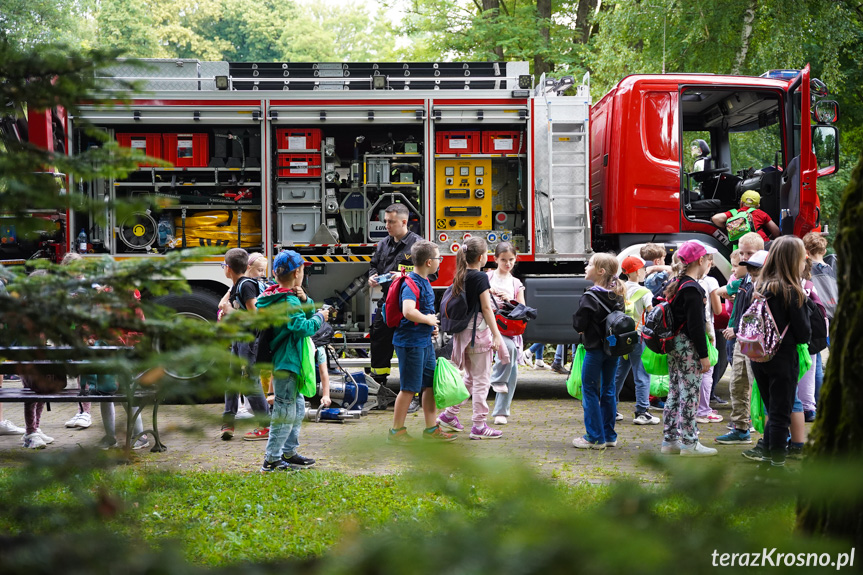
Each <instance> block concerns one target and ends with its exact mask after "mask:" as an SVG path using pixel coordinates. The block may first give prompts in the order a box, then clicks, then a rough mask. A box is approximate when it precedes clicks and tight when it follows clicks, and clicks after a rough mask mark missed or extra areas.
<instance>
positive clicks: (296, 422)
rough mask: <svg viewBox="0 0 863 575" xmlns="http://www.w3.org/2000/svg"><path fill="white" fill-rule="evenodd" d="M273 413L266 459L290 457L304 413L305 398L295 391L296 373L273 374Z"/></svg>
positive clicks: (295, 446)
mask: <svg viewBox="0 0 863 575" xmlns="http://www.w3.org/2000/svg"><path fill="white" fill-rule="evenodd" d="M273 391H274V392H275V394H276V398H275V401H274V402H273V415H272V418H271V421H270V438H269V439H267V461H277V460H278V459H279V457H281V456H282V455H284V456H285V457H291V456H292V455H294V454H295V453H296V452H297V447H298V446H299V444H300V424H301V423H302V422H303V416H305V414H306V401H305V398H304V397H303V396H302V395H300V394H299V392H298V391H297V374H296V373H288V376H287V377H275V376H273Z"/></svg>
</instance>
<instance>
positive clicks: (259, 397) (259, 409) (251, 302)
mask: <svg viewBox="0 0 863 575" xmlns="http://www.w3.org/2000/svg"><path fill="white" fill-rule="evenodd" d="M222 268H223V269H224V270H225V277H226V278H228V279H229V280H231V282H232V283H233V287H232V288H231V292H230V295H229V296H228V302H229V303H230V305H231V308H232V309H233V310H246V311H252V312H253V311H255V309H256V308H255V302H256V301H257V298H258V295H260V293H261V291H260V288H261V286H260V284H259V283H258V281H257V280H256V279H251V278H249V277H247V276H246V275H245V273H246V270H247V269H248V268H249V254H248V253H247V252H246V250H244V249H242V248H232V249H230V250H228V251H227V252H226V253H225V262H224V263H223V264H222ZM231 353H232V354H234V355H236V356H238V357H239V358H240V359H241V360H242V361H245V362H246V364H247V366H248V367H247V368H245V369H243V371H242V380H243V381H244V382H245V383H249V385H246V386H245V388H246V390H247V391H246V393H245V396H246V397H247V398H248V399H249V404H250V405H251V406H252V411H253V412H254V413H255V415H256V416H257V417H259V418H264V417H266V416H267V413H268V410H267V399H266V397H264V391H263V389H261V386H259V385H252V384H251V379H250V378H249V375H248V374H249V371H248V370H250V369H251V367H252V366H253V365H254V364H255V357H256V355H257V347H256V344H255V342H251V343H250V342H247V341H235V342H234V343H233V344H231ZM238 403H239V402H238V395H237V392H236V391H234V390H231V391H226V392H225V412H224V414H223V415H222V428H221V430H220V431H219V435H220V436H221V438H222V439H223V440H224V441H228V440H229V439H231V438H233V437H234V418H235V416H236V414H237V408H238ZM268 434H269V431H268V429H267V428H266V427H258V428H256V429H255V430H254V431H249V432H248V433H246V434H245V435H244V436H243V439H245V440H246V441H261V440H266V439H267V437H268Z"/></svg>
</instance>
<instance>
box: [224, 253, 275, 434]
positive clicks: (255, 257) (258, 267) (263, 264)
mask: <svg viewBox="0 0 863 575" xmlns="http://www.w3.org/2000/svg"><path fill="white" fill-rule="evenodd" d="M266 276H267V258H266V257H265V256H264V254H262V253H259V252H255V253H253V254H249V265H248V267H247V268H246V276H245V277H247V278H252V279H253V280H257V281H258V294H260V293H262V292H263V291H264V289H266V287H267V286H266V285H265V278H266ZM233 292H234V287H233V286H231V288H230V289H228V291H226V292H225V295H224V296H222V300H221V301H220V302H219V317H218V319H220V320H221V319H222V318H223V317H225V316H226V315H228V314H229V313H231V312H232V311H234V307H233V306H232V305H231V294H232V293H233ZM255 297H257V295H256V296H255ZM238 395H239V394H238ZM246 404H249V409H251V404H250V403H249V400H248V398H243V397H242V396H240V402H239V404H238V405H239V407H238V408H237V414H236V418H237V419H251V418H253V417H254V416H255V415H254V414H253V413H252V412H251V411H249V409H247V408H246Z"/></svg>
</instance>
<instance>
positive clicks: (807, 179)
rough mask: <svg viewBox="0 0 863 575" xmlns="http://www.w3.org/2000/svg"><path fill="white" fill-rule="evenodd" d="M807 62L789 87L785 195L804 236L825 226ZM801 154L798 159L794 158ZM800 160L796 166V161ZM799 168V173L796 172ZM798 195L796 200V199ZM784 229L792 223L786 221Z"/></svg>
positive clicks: (796, 228)
mask: <svg viewBox="0 0 863 575" xmlns="http://www.w3.org/2000/svg"><path fill="white" fill-rule="evenodd" d="M810 82H811V77H810V70H809V65H808V64H807V65H806V66H805V67H804V68H803V70H801V71H800V74H798V75H797V77H796V78H794V79H793V80H791V82H790V85H789V87H788V97H789V105H788V107H787V109H786V114H787V116H786V118H787V119H788V121H787V122H786V126H787V127H788V129H787V134H786V137H787V138H788V140H787V147H786V149H787V150H788V156H787V157H786V161H787V162H788V163H787V164H786V168H785V169H786V174H787V179H788V181H787V183H786V185H787V186H789V187H790V189H789V190H788V193H787V194H785V197H786V198H787V200H788V205H787V208H784V209H787V211H786V212H784V213H786V214H788V215H787V216H786V217H793V218H794V226H793V233H794V235H796V236H798V237H801V238H802V237H803V236H804V235H806V234H807V233H809V232H811V231H820V229H821V202H820V200H819V199H818V193H817V191H816V184H815V182H816V180H817V178H818V162H817V160H816V158H815V152H814V151H813V149H812V124H811V116H812V112H811V109H812V87H811V85H810ZM795 158H798V160H797V162H795V161H794V159H795ZM795 163H796V166H795V165H794V164H795ZM795 172H796V173H795ZM795 199H796V201H795ZM782 227H783V233H785V232H786V231H787V230H788V229H789V228H790V226H785V225H783V226H782Z"/></svg>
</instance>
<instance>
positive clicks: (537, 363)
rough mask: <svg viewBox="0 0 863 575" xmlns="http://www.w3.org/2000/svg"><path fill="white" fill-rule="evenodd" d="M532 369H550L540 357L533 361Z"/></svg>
mask: <svg viewBox="0 0 863 575" xmlns="http://www.w3.org/2000/svg"><path fill="white" fill-rule="evenodd" d="M533 369H551V367H550V366H549V365H548V364H547V363H545V362H544V361H542V360H541V359H537V360H536V361H535V362H534V363H533Z"/></svg>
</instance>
